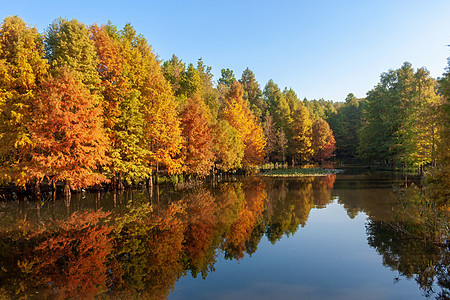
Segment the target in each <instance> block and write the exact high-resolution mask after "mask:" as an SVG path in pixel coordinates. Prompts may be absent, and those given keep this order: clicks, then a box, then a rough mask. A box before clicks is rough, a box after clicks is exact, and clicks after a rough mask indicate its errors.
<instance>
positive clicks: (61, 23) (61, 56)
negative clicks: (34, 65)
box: [45, 18, 100, 91]
mask: <svg viewBox="0 0 450 300" xmlns="http://www.w3.org/2000/svg"><path fill="white" fill-rule="evenodd" d="M45 53H46V57H47V59H48V60H49V62H50V64H51V66H52V67H53V68H55V67H60V66H66V67H68V68H70V69H71V70H73V71H75V72H76V73H77V74H78V76H79V78H80V80H81V81H82V82H83V84H85V85H86V86H87V87H88V88H89V89H90V90H91V91H93V90H96V89H98V87H99V84H100V78H99V75H98V73H97V61H96V57H97V56H96V52H95V46H94V43H93V42H92V41H91V40H90V39H89V30H88V28H87V26H86V25H84V24H82V23H81V22H79V21H78V20H76V19H72V20H67V19H61V18H60V19H56V20H55V21H53V23H52V24H51V25H50V26H49V27H48V28H47V30H46V32H45Z"/></svg>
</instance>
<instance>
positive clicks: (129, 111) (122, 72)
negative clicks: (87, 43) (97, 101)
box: [90, 24, 151, 188]
mask: <svg viewBox="0 0 450 300" xmlns="http://www.w3.org/2000/svg"><path fill="white" fill-rule="evenodd" d="M90 32H91V40H92V41H93V42H94V44H95V49H96V51H97V62H98V63H97V71H98V73H99V75H100V79H101V86H102V94H103V98H104V104H105V108H104V112H103V115H104V126H105V129H106V132H107V134H108V136H109V139H110V141H111V147H110V148H109V150H108V155H109V156H110V157H111V163H110V165H109V170H110V172H111V173H112V176H113V179H114V183H116V184H115V186H117V187H119V188H120V187H121V186H122V180H125V181H127V182H128V183H131V182H132V181H136V180H144V179H148V178H149V176H150V175H151V169H150V166H149V165H148V161H147V156H148V154H149V153H148V151H147V150H146V149H145V148H144V147H143V146H144V143H143V142H142V141H143V140H144V137H143V134H144V131H143V128H144V121H143V115H142V112H141V101H140V99H139V95H140V93H139V91H138V90H137V89H136V88H133V87H132V84H131V80H130V79H129V78H128V77H127V69H129V67H128V66H127V61H126V59H125V57H124V55H123V51H122V50H123V47H121V43H120V41H118V40H117V39H114V35H115V34H116V32H117V29H116V28H115V27H114V26H113V25H111V24H108V25H107V26H105V25H102V26H101V27H99V26H97V25H93V26H91V28H90Z"/></svg>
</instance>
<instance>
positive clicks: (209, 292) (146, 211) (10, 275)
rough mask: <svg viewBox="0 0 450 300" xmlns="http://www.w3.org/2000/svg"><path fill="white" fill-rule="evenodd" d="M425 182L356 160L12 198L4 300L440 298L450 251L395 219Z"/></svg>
mask: <svg viewBox="0 0 450 300" xmlns="http://www.w3.org/2000/svg"><path fill="white" fill-rule="evenodd" d="M420 192H421V190H420V188H419V187H418V186H417V185H416V184H415V183H414V182H411V181H406V180H405V179H404V178H403V177H402V176H401V175H394V174H391V173H383V172H368V171H366V170H364V169H358V168H348V169H345V172H344V173H340V174H337V175H329V176H324V177H300V178H267V177H258V176H249V177H235V176H225V177H219V180H218V181H216V182H208V184H207V185H206V186H203V187H199V188H197V189H195V190H189V191H183V190H175V189H173V188H171V187H169V186H168V185H160V186H155V187H154V188H153V189H152V190H147V189H145V188H144V189H141V190H133V191H131V190H126V191H121V192H103V191H99V192H90V193H88V192H82V193H77V194H74V195H73V196H72V198H71V199H64V198H61V197H60V196H59V195H53V194H51V193H48V194H44V195H43V196H42V198H41V199H39V201H33V200H32V199H24V200H20V201H19V199H18V198H20V197H18V196H17V195H14V196H12V195H10V196H9V198H11V197H12V198H13V199H12V200H11V199H6V196H3V197H4V198H5V199H4V200H3V201H2V202H0V220H1V224H0V265H1V270H0V298H21V297H30V298H36V299H42V298H44V299H45V298H52V299H53V298H93V297H98V298H142V299H148V298H155V299H160V298H169V299H421V298H424V297H431V298H443V299H444V298H446V297H448V295H449V294H448V292H449V288H450V284H449V283H450V278H449V272H448V271H449V270H448V268H449V267H448V265H449V251H448V249H447V248H442V247H436V246H433V245H429V244H426V243H424V242H423V241H422V240H420V239H416V238H412V237H411V236H410V235H409V234H408V232H405V231H404V228H412V227H411V226H410V227H405V226H400V225H402V224H406V222H408V220H407V217H408V216H407V214H405V213H403V210H404V206H403V205H402V203H403V202H401V201H400V200H401V199H403V198H404V197H406V196H408V195H417V194H419V193H420ZM399 199H400V200H399ZM408 224H409V223H408ZM416 229H417V228H416ZM416 229H415V230H416Z"/></svg>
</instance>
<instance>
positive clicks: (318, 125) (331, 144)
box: [312, 118, 336, 162]
mask: <svg viewBox="0 0 450 300" xmlns="http://www.w3.org/2000/svg"><path fill="white" fill-rule="evenodd" d="M335 143H336V141H335V140H334V136H333V131H332V130H331V129H330V126H329V125H328V123H327V122H326V121H325V120H324V119H322V118H319V119H317V120H315V121H314V123H313V126H312V148H313V151H314V154H313V159H314V160H316V161H319V162H323V161H324V160H326V159H328V158H330V157H332V156H333V152H334V150H335Z"/></svg>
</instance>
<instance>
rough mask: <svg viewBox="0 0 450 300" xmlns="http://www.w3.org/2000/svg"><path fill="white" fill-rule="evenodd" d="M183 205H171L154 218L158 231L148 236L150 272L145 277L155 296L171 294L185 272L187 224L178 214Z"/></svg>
mask: <svg viewBox="0 0 450 300" xmlns="http://www.w3.org/2000/svg"><path fill="white" fill-rule="evenodd" d="M180 212H182V207H181V206H178V205H176V204H174V205H171V206H169V208H168V209H167V210H165V211H164V212H163V213H162V214H161V215H160V216H158V217H157V218H156V219H155V220H154V224H155V229H156V230H155V232H154V234H153V235H152V236H150V237H149V239H148V241H147V244H146V248H147V249H150V250H149V251H146V252H147V255H148V262H149V264H150V265H149V267H148V272H147V274H145V276H146V277H147V279H146V280H148V282H149V283H150V284H151V290H149V291H148V292H150V295H151V296H152V298H155V299H162V298H165V297H167V296H168V294H169V293H170V291H172V290H173V288H174V286H175V282H176V281H177V280H178V279H179V278H180V277H181V276H182V275H183V274H184V271H183V265H182V263H181V253H182V248H183V246H182V244H183V241H184V235H183V232H184V225H183V222H182V221H181V219H180V217H179V216H178V214H179V213H180Z"/></svg>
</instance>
